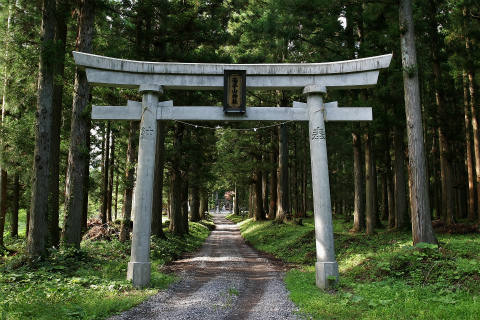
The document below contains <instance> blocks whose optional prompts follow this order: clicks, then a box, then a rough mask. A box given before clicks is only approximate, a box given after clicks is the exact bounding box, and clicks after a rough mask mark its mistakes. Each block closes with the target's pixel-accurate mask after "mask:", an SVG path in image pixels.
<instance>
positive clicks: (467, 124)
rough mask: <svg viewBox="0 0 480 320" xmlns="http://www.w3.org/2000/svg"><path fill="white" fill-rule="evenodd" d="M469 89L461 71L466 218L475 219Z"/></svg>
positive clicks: (465, 74)
mask: <svg viewBox="0 0 480 320" xmlns="http://www.w3.org/2000/svg"><path fill="white" fill-rule="evenodd" d="M468 96H469V89H468V75H467V72H466V71H464V72H463V101H464V102H463V105H464V113H465V149H467V152H466V154H467V157H466V159H465V162H466V164H465V166H466V167H467V174H468V220H470V221H475V220H476V214H475V183H474V181H475V179H474V168H473V155H472V134H471V129H472V125H471V119H470V110H469V109H470V105H469V101H468V100H469V99H468Z"/></svg>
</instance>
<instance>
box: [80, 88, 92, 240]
mask: <svg viewBox="0 0 480 320" xmlns="http://www.w3.org/2000/svg"><path fill="white" fill-rule="evenodd" d="M91 98H92V96H91V95H90V102H89V103H91V102H92V100H91ZM91 128H92V122H91V121H87V135H86V137H85V138H86V139H85V148H86V149H85V150H88V153H87V155H86V157H85V167H84V169H83V205H82V232H84V231H85V230H87V223H88V190H89V187H90V146H91V139H90V129H91Z"/></svg>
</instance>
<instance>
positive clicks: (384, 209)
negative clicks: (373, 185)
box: [381, 171, 388, 221]
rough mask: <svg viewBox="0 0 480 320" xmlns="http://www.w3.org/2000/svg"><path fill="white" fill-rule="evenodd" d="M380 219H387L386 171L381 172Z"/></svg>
mask: <svg viewBox="0 0 480 320" xmlns="http://www.w3.org/2000/svg"><path fill="white" fill-rule="evenodd" d="M381 179H382V204H381V208H382V218H381V219H382V220H384V221H388V189H387V172H386V171H385V172H383V173H382V177H381Z"/></svg>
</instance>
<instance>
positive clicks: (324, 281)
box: [303, 85, 339, 288]
mask: <svg viewBox="0 0 480 320" xmlns="http://www.w3.org/2000/svg"><path fill="white" fill-rule="evenodd" d="M303 93H304V94H306V95H307V107H308V116H309V122H308V128H309V138H310V157H311V162H312V189H313V194H314V196H313V213H314V220H315V245H316V249H317V262H316V263H315V279H316V281H315V282H316V285H317V287H320V288H327V287H329V286H331V285H332V284H335V283H337V282H338V280H339V276H338V263H337V261H336V260H335V246H334V240H333V224H332V205H331V200H330V181H329V178H328V159H327V140H326V136H325V117H326V114H325V105H324V102H323V96H324V95H325V94H326V93H327V88H326V87H325V86H321V85H312V86H308V87H306V88H305V89H304V90H303Z"/></svg>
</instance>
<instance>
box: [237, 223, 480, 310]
mask: <svg viewBox="0 0 480 320" xmlns="http://www.w3.org/2000/svg"><path fill="white" fill-rule="evenodd" d="M231 218H233V220H235V221H236V222H237V223H239V227H240V229H241V232H242V236H243V237H244V238H245V240H246V241H247V242H249V243H250V244H252V245H253V246H255V247H256V248H258V249H260V250H262V251H266V252H269V253H272V254H274V255H275V256H276V257H278V258H280V259H282V260H284V261H286V262H290V263H291V264H292V265H293V266H294V268H292V269H291V270H290V271H289V272H288V273H287V275H286V278H285V283H286V285H287V288H288V290H289V291H290V298H291V299H292V301H293V302H295V304H296V305H297V306H299V308H300V312H301V313H302V314H305V315H308V317H311V318H312V319H388V318H392V319H411V318H414V319H478V318H479V312H480V311H479V310H480V238H479V236H478V234H471V235H442V234H438V235H437V236H438V239H439V241H440V244H441V246H440V248H438V247H436V246H432V245H427V244H418V245H417V247H416V248H414V247H413V246H412V240H411V239H412V236H411V233H409V232H407V231H395V232H392V231H387V230H382V229H379V230H378V234H377V235H375V236H366V235H365V234H364V233H358V234H353V233H350V232H349V231H348V230H349V229H350V228H351V227H352V225H351V223H347V222H345V220H344V219H334V238H335V248H336V257H337V261H338V264H339V272H340V283H339V284H338V285H337V286H335V287H333V288H330V289H328V290H324V289H319V288H317V287H316V286H315V268H314V263H315V242H314V225H313V219H304V220H303V226H299V225H298V224H296V223H294V222H289V223H274V222H272V221H262V222H253V221H252V220H251V219H246V220H244V221H242V219H241V218H239V217H231Z"/></svg>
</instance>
